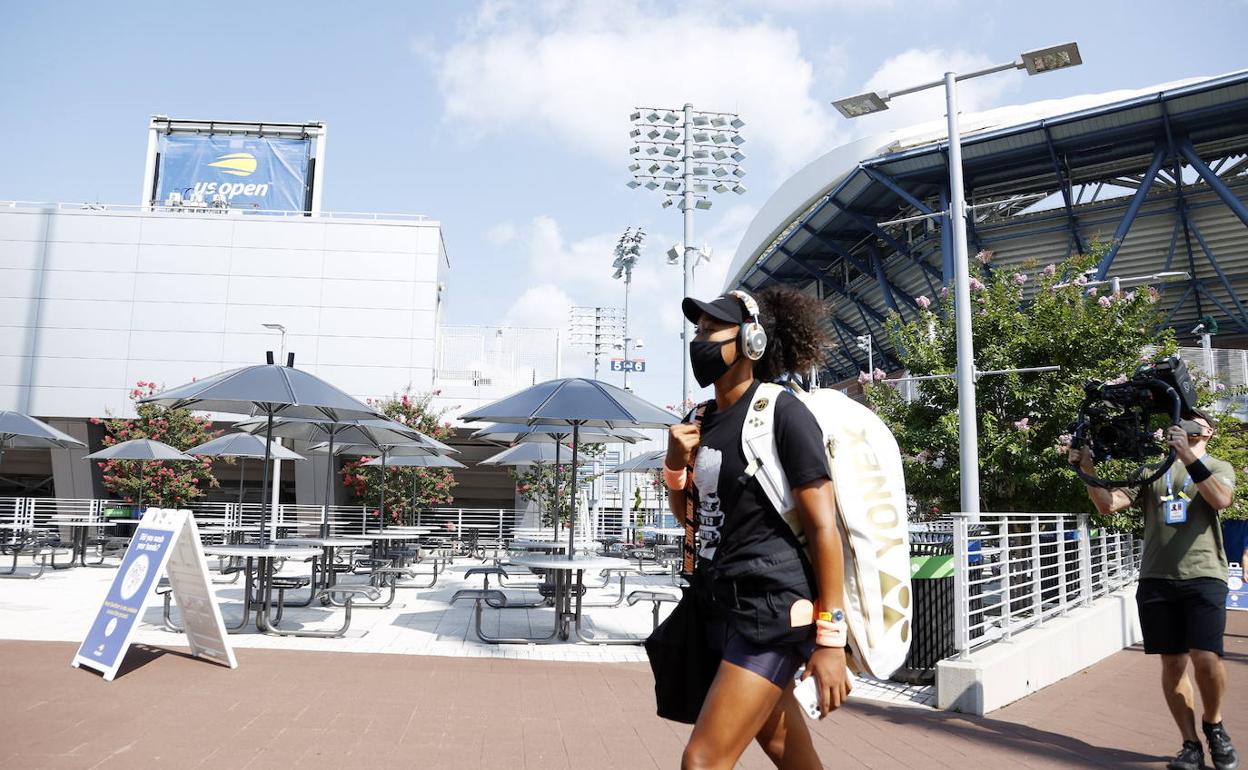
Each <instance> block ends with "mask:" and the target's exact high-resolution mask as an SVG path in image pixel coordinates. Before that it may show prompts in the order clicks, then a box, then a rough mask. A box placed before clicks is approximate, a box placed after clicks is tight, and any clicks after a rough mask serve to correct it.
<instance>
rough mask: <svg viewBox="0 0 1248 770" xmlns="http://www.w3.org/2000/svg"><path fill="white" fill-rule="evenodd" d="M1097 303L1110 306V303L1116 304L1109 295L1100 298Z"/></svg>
mask: <svg viewBox="0 0 1248 770" xmlns="http://www.w3.org/2000/svg"><path fill="white" fill-rule="evenodd" d="M1096 304H1098V305H1100V306H1101V307H1109V306H1110V305H1112V304H1114V301H1113V300H1112V299H1110V298H1109V297H1101V298H1100V299H1098V300H1097V301H1096Z"/></svg>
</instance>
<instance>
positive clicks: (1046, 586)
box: [933, 513, 1142, 654]
mask: <svg viewBox="0 0 1248 770" xmlns="http://www.w3.org/2000/svg"><path fill="white" fill-rule="evenodd" d="M950 525H951V529H952V534H953V564H954V574H953V577H954V648H955V650H956V652H957V654H963V653H966V652H969V651H971V650H974V649H976V648H979V647H983V646H984V645H987V644H991V643H993V642H996V641H1000V640H1002V639H1009V638H1010V637H1011V636H1012V635H1014V634H1016V633H1018V632H1019V631H1022V630H1024V629H1027V628H1034V627H1036V626H1040V625H1042V624H1044V623H1045V622H1046V621H1048V620H1050V619H1052V618H1054V617H1058V616H1061V615H1065V614H1066V613H1067V612H1069V611H1070V610H1071V609H1073V608H1075V607H1080V606H1086V605H1089V604H1091V603H1092V602H1093V601H1094V600H1096V599H1097V598H1099V597H1101V596H1104V595H1106V594H1108V593H1111V592H1113V591H1116V590H1118V589H1119V588H1122V587H1124V586H1127V585H1130V584H1131V583H1134V582H1135V581H1136V580H1137V579H1138V577H1139V568H1140V556H1141V552H1142V541H1141V540H1140V539H1139V538H1137V537H1136V536H1134V535H1132V534H1130V533H1122V532H1112V531H1109V530H1108V529H1105V528H1099V527H1091V526H1090V523H1089V517H1088V514H1086V513H1077V514H1076V513H981V514H979V515H978V516H975V515H971V514H961V513H959V514H954V515H953V517H952V520H951V521H950ZM939 529H941V528H937V529H936V530H933V531H938V530H939Z"/></svg>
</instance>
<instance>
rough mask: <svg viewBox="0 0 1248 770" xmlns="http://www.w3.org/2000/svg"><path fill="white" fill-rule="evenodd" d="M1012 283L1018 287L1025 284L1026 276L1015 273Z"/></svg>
mask: <svg viewBox="0 0 1248 770" xmlns="http://www.w3.org/2000/svg"><path fill="white" fill-rule="evenodd" d="M1014 283H1016V284H1018V285H1019V286H1022V285H1023V284H1025V283H1027V276H1026V274H1024V273H1015V274H1014Z"/></svg>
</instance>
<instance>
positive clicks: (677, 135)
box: [629, 104, 746, 399]
mask: <svg viewBox="0 0 1248 770" xmlns="http://www.w3.org/2000/svg"><path fill="white" fill-rule="evenodd" d="M629 118H630V120H631V121H632V123H633V125H632V126H630V131H631V132H636V131H638V130H640V131H641V134H640V135H639V134H637V133H630V134H629V136H630V137H631V138H632V139H633V140H634V143H635V144H636V145H637V146H638V147H639V148H640V149H639V150H636V151H630V154H632V155H634V156H640V157H643V158H646V157H648V158H650V159H651V160H653V161H655V162H649V161H647V165H646V166H645V167H646V168H647V169H648V173H646V174H643V173H641V168H642V166H641V164H638V163H636V162H634V163H633V164H631V165H629V171H631V172H632V173H633V177H634V179H635V181H637V182H638V184H637V185H633V184H630V185H629V187H630V188H633V189H637V187H644V188H645V189H648V190H656V189H661V190H662V191H663V193H664V195H663V200H662V201H661V205H662V207H663V208H665V209H667V208H671V207H672V206H677V207H678V208H679V209H680V211H681V212H682V214H683V220H684V244H685V245H682V246H678V247H677V250H676V252H675V254H674V255H672V254H669V262H671V263H672V264H679V265H682V267H683V270H682V273H683V279H684V286H683V288H684V293H685V294H686V295H689V294H692V293H693V291H694V289H693V276H694V269H695V267H696V264H697V255H698V253H699V251H698V249H697V247H696V246H692V245H691V244H692V243H693V213H694V211H706V210H707V209H710V208H711V206H712V202H711V200H710V198H709V195H710V193H711V192H715V193H727V192H730V191H731V192H735V193H736V194H738V195H744V194H745V192H746V189H745V186H744V185H742V184H740V183H739V182H738V181H737V179H739V178H740V177H741V176H744V174H745V172H744V171H743V170H742V169H741V168H740V163H741V161H742V160H744V159H745V155H744V154H743V153H741V152H740V151H739V150H738V149H737V148H738V147H740V146H741V145H742V144H744V142H745V138H744V137H743V136H741V134H740V130H741V129H742V128H743V127H744V126H745V121H743V120H742V119H741V118H740V116H738V115H735V114H732V113H728V112H708V111H701V110H695V109H693V105H691V104H686V105H685V106H684V107H682V108H680V109H670V108H666V107H637V108H636V109H634V110H633V111H632V112H631V113H629ZM711 158H714V162H713V163H712V162H711ZM683 329H684V331H683V332H682V335H681V337H682V340H685V341H687V340H688V339H689V333H690V329H689V326H688V325H687V324H686V325H685V326H683ZM681 347H682V355H683V356H685V366H684V373H683V375H682V377H681V384H682V395H683V397H684V398H685V399H688V398H689V397H690V395H691V385H690V382H691V377H690V376H689V361H688V346H687V345H682V346H681Z"/></svg>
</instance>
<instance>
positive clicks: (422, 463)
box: [364, 447, 468, 519]
mask: <svg viewBox="0 0 1248 770" xmlns="http://www.w3.org/2000/svg"><path fill="white" fill-rule="evenodd" d="M396 448H397V449H402V447H396ZM364 464H365V465H368V466H370V467H374V468H375V467H377V466H381V467H382V469H383V471H384V469H385V468H386V466H389V467H391V468H467V467H468V466H467V465H464V464H463V463H461V462H460V461H459V460H452V459H451V458H449V457H443V456H442V455H397V456H396V455H390V457H388V458H386V459H385V460H384V461H383V459H382V458H380V457H374V458H373V459H371V460H369V461H367V462H365V463H364ZM417 481H418V479H417V478H416V476H415V474H413V475H412V507H413V508H414V507H415V506H416V482H417ZM382 489H385V485H384V484H383V485H382ZM380 518H381V517H380V516H378V519H380Z"/></svg>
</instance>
